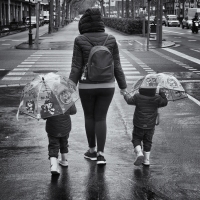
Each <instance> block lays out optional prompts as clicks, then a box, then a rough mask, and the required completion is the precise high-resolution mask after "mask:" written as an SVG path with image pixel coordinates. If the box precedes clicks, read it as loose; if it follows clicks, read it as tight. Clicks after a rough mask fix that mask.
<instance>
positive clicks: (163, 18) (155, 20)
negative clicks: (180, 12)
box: [154, 16, 167, 26]
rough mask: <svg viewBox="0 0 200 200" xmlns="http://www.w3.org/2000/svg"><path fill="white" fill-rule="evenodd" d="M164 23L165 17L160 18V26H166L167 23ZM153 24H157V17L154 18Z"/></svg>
mask: <svg viewBox="0 0 200 200" xmlns="http://www.w3.org/2000/svg"><path fill="white" fill-rule="evenodd" d="M166 21H167V19H166V17H165V16H162V25H165V26H166V23H167V22H166ZM154 23H155V24H157V17H155V18H154Z"/></svg>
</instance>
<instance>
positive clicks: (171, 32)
mask: <svg viewBox="0 0 200 200" xmlns="http://www.w3.org/2000/svg"><path fill="white" fill-rule="evenodd" d="M163 32H164V33H177V34H180V35H183V34H185V33H179V32H175V31H166V30H164V31H163Z"/></svg>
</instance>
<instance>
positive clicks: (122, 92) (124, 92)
mask: <svg viewBox="0 0 200 200" xmlns="http://www.w3.org/2000/svg"><path fill="white" fill-rule="evenodd" d="M127 93H128V92H127V89H126V88H125V89H121V90H120V94H121V95H123V96H124V95H125V94H127Z"/></svg>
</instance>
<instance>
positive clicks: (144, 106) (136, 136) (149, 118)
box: [121, 87, 168, 166]
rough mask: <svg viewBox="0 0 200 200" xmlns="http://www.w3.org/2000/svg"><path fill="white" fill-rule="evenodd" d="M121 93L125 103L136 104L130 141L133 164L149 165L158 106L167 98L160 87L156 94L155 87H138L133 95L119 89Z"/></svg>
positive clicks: (164, 103)
mask: <svg viewBox="0 0 200 200" xmlns="http://www.w3.org/2000/svg"><path fill="white" fill-rule="evenodd" d="M121 94H122V95H123V96H124V99H125V101H126V102H127V104H129V105H134V106H136V108H135V112H134V117H133V125H134V128H133V132H132V143H133V146H134V151H135V154H136V160H135V162H134V165H136V166H139V165H141V164H143V165H146V166H149V165H150V161H149V157H150V151H151V146H152V139H153V134H154V131H155V125H156V118H157V114H158V108H160V107H164V106H166V105H167V103H168V100H167V98H166V95H165V93H164V92H162V90H161V89H160V90H159V94H156V88H151V87H150V88H139V93H136V94H134V96H131V95H130V94H129V93H127V92H125V91H121ZM142 142H143V152H142V144H141V143H142Z"/></svg>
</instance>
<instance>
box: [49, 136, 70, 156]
mask: <svg viewBox="0 0 200 200" xmlns="http://www.w3.org/2000/svg"><path fill="white" fill-rule="evenodd" d="M48 138H49V145H48V150H49V157H55V158H58V153H59V150H60V153H68V138H69V135H67V136H64V137H53V136H50V135H48Z"/></svg>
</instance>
